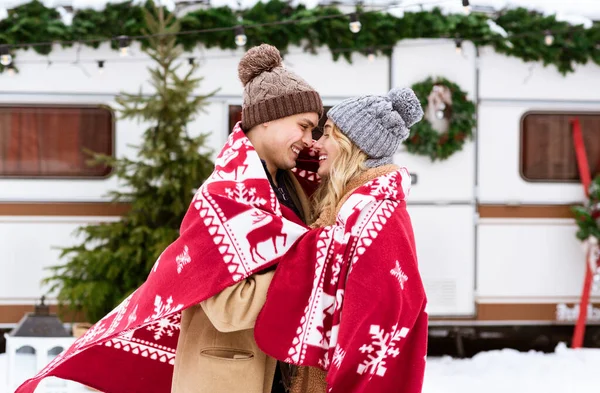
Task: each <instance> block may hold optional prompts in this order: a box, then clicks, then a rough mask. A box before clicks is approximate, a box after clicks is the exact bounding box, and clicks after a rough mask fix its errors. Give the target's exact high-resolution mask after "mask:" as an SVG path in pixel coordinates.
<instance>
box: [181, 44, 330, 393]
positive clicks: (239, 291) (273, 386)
mask: <svg viewBox="0 0 600 393" xmlns="http://www.w3.org/2000/svg"><path fill="white" fill-rule="evenodd" d="M238 73H239V77H240V80H241V81H242V84H243V85H244V102H243V106H242V122H241V128H242V129H243V131H244V132H245V133H246V136H247V137H248V139H249V141H250V142H251V144H252V146H253V147H254V149H255V150H256V153H257V154H258V156H259V157H260V159H261V162H262V164H263V167H264V169H265V172H266V175H267V178H268V179H269V181H270V183H271V187H272V188H273V190H274V191H275V195H276V196H277V199H278V200H279V203H280V204H281V206H282V207H281V210H282V214H283V216H284V217H285V218H287V219H289V220H291V221H295V222H306V219H308V217H309V213H310V212H309V203H308V200H307V198H306V195H305V194H304V192H303V191H302V189H301V187H300V184H299V183H298V181H297V180H296V178H295V177H294V175H293V174H292V172H291V171H290V170H291V169H292V168H294V167H295V166H296V160H297V159H298V155H299V154H300V152H301V151H302V150H304V149H305V148H307V147H309V146H310V145H311V143H312V130H313V129H314V128H315V127H316V126H317V124H318V121H319V118H320V116H321V115H322V113H323V104H322V101H321V98H320V96H319V94H318V93H317V92H316V91H315V90H314V89H313V88H312V87H310V86H309V85H308V84H307V83H306V82H305V81H304V80H303V79H301V78H300V77H298V76H297V75H295V74H293V73H292V72H290V71H288V70H286V69H285V68H284V67H283V64H282V60H281V56H280V54H279V51H278V50H277V49H276V48H275V47H273V46H270V45H265V44H263V45H260V46H258V47H255V48H252V49H250V50H249V51H248V52H247V53H246V54H245V55H244V57H243V58H242V59H241V61H240V63H239V66H238ZM238 126H239V124H238V125H236V127H238ZM237 170H238V168H234V171H237ZM243 170H245V168H241V171H243ZM255 258H256V256H255ZM273 274H274V271H273V268H270V269H267V271H261V272H260V273H258V274H254V275H253V276H250V277H248V278H247V279H245V280H242V281H241V282H239V283H237V284H234V285H232V286H230V287H228V288H225V289H224V290H223V291H221V292H220V293H218V294H217V295H215V296H213V297H211V298H209V299H207V300H205V301H203V302H202V303H200V304H199V305H196V306H192V307H190V308H188V309H186V310H184V311H183V315H182V320H181V332H180V335H179V341H178V344H177V355H176V359H175V370H174V373H173V383H172V393H204V392H206V393H225V392H244V393H282V392H285V391H286V390H287V387H288V386H289V382H290V375H291V372H290V367H289V365H286V364H285V363H280V364H279V365H278V364H277V363H278V362H277V361H276V360H275V359H273V358H270V357H268V356H267V355H265V354H264V353H263V352H262V351H261V350H260V349H259V348H258V346H257V345H256V343H255V341H254V330H253V327H254V323H255V321H256V317H257V315H258V313H259V311H260V309H261V308H262V305H263V304H264V302H265V298H266V293H267V289H268V286H269V283H270V282H271V278H272V277H273Z"/></svg>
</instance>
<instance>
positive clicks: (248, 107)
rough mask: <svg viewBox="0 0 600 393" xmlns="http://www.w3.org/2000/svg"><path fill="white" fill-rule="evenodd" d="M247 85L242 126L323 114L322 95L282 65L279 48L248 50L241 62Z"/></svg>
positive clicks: (241, 75) (241, 76)
mask: <svg viewBox="0 0 600 393" xmlns="http://www.w3.org/2000/svg"><path fill="white" fill-rule="evenodd" d="M238 75H239V78H240V80H241V81H242V84H243V85H244V103H243V105H242V129H243V130H245V131H248V130H250V129H251V128H252V127H254V126H256V125H258V124H260V123H265V122H267V121H271V120H276V119H281V118H283V117H287V116H292V115H296V114H298V113H306V112H314V113H317V114H318V115H319V118H320V117H321V116H322V115H323V102H322V101H321V96H320V95H319V93H317V91H316V90H315V89H313V88H312V87H311V86H310V85H309V84H308V83H306V81H305V80H304V79H302V78H300V77H299V76H298V75H296V74H294V73H293V72H291V71H289V70H286V69H285V68H284V67H283V62H282V59H281V54H280V53H279V50H278V49H277V48H275V47H274V46H272V45H268V44H262V45H260V46H255V47H253V48H251V49H249V50H248V52H246V54H245V55H244V57H242V60H240V63H239V65H238Z"/></svg>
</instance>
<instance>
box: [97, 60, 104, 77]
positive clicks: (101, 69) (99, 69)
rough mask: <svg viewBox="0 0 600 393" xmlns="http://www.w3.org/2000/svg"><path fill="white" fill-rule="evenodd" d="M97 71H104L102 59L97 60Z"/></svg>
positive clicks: (100, 72)
mask: <svg viewBox="0 0 600 393" xmlns="http://www.w3.org/2000/svg"><path fill="white" fill-rule="evenodd" d="M98 73H99V74H102V73H104V60H98Z"/></svg>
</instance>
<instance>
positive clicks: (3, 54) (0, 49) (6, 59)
mask: <svg viewBox="0 0 600 393" xmlns="http://www.w3.org/2000/svg"><path fill="white" fill-rule="evenodd" d="M10 63H12V56H11V55H10V50H9V49H8V45H0V64H2V65H3V66H8V65H9V64H10Z"/></svg>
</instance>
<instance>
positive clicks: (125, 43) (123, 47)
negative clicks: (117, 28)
mask: <svg viewBox="0 0 600 393" xmlns="http://www.w3.org/2000/svg"><path fill="white" fill-rule="evenodd" d="M117 40H118V41H119V52H121V56H127V55H128V54H129V43H130V39H129V37H127V36H126V35H121V36H119V37H117Z"/></svg>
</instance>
